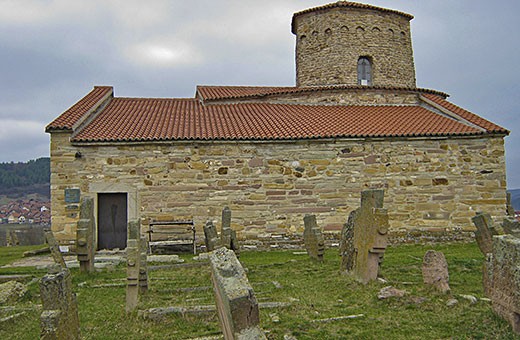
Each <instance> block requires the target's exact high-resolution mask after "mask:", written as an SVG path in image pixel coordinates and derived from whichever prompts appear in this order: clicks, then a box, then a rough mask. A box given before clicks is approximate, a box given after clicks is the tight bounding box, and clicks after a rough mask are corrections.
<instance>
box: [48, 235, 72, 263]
mask: <svg viewBox="0 0 520 340" xmlns="http://www.w3.org/2000/svg"><path fill="white" fill-rule="evenodd" d="M45 240H46V241H47V244H48V245H49V249H50V250H51V255H52V258H53V259H54V262H55V263H57V264H59V265H60V267H61V268H67V265H66V264H65V260H64V259H63V255H62V254H61V251H60V246H59V245H58V242H56V239H55V238H54V234H53V233H52V231H51V230H50V229H46V230H45Z"/></svg>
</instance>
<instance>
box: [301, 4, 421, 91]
mask: <svg viewBox="0 0 520 340" xmlns="http://www.w3.org/2000/svg"><path fill="white" fill-rule="evenodd" d="M411 19H413V16H412V15H410V14H406V13H402V12H398V11H394V10H391V9H385V8H380V7H375V6H370V5H365V4H359V3H353V2H347V1H338V2H336V3H332V4H329V5H325V6H321V7H316V8H311V9H308V10H305V11H302V12H298V13H295V14H294V16H293V21H292V32H293V33H294V34H295V35H296V85H297V86H327V85H352V86H355V85H361V86H391V87H412V88H414V87H415V86H416V83H415V66H414V60H413V50H412V41H411V33H410V20H411Z"/></svg>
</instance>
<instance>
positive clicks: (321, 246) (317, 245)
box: [303, 215, 325, 261]
mask: <svg viewBox="0 0 520 340" xmlns="http://www.w3.org/2000/svg"><path fill="white" fill-rule="evenodd" d="M303 222H304V225H305V231H304V232H303V241H304V243H305V249H306V250H307V254H309V256H310V257H311V258H312V259H314V260H318V261H323V253H324V251H325V241H324V240H323V234H322V233H321V229H320V227H318V224H317V223H316V216H315V215H305V217H304V218H303Z"/></svg>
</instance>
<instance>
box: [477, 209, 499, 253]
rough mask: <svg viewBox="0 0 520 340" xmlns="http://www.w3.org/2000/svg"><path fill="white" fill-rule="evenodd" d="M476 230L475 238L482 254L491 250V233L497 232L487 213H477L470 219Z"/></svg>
mask: <svg viewBox="0 0 520 340" xmlns="http://www.w3.org/2000/svg"><path fill="white" fill-rule="evenodd" d="M471 220H472V221H473V223H474V224H475V227H477V230H476V231H475V240H476V241H477V245H478V247H479V248H480V251H482V253H483V254H484V255H486V254H488V253H491V252H492V251H493V235H497V234H498V232H497V230H496V229H495V227H494V226H493V219H492V218H491V215H489V214H487V213H480V212H479V213H477V215H476V216H474V217H473V218H472V219H471Z"/></svg>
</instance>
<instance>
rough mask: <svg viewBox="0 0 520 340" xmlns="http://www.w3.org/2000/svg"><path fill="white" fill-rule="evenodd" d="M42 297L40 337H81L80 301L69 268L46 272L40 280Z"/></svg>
mask: <svg viewBox="0 0 520 340" xmlns="http://www.w3.org/2000/svg"><path fill="white" fill-rule="evenodd" d="M58 267H59V266H58ZM40 297H41V299H42V309H43V311H42V314H41V316H40V330H41V333H40V338H41V339H46V340H47V339H48V340H50V339H52V340H67V339H79V338H80V337H79V317H78V303H77V301H76V294H74V292H73V291H72V276H71V275H70V272H69V270H68V269H67V268H61V269H60V270H59V271H58V272H56V273H49V274H46V275H45V276H44V277H43V278H42V279H41V281H40Z"/></svg>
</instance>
